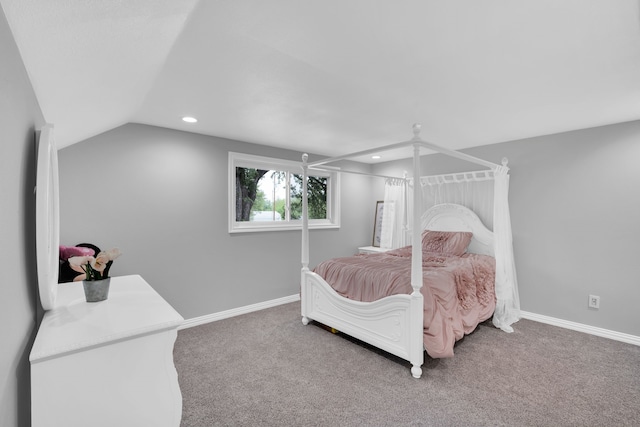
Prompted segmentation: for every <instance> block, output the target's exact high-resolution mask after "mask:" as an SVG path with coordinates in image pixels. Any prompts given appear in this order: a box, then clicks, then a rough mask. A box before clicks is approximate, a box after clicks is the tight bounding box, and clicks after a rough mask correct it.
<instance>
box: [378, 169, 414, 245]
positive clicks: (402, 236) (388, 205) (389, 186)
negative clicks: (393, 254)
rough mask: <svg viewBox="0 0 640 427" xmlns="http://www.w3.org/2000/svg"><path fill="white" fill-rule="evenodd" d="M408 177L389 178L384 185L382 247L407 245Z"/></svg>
mask: <svg viewBox="0 0 640 427" xmlns="http://www.w3.org/2000/svg"><path fill="white" fill-rule="evenodd" d="M406 182H407V180H406V179H401V178H387V179H386V180H385V185H384V206H385V207H384V211H383V213H382V228H381V230H380V247H382V248H385V249H395V248H401V247H403V246H407V245H408V244H409V243H408V241H409V239H408V235H407V233H408V231H409V228H408V225H407V186H406Z"/></svg>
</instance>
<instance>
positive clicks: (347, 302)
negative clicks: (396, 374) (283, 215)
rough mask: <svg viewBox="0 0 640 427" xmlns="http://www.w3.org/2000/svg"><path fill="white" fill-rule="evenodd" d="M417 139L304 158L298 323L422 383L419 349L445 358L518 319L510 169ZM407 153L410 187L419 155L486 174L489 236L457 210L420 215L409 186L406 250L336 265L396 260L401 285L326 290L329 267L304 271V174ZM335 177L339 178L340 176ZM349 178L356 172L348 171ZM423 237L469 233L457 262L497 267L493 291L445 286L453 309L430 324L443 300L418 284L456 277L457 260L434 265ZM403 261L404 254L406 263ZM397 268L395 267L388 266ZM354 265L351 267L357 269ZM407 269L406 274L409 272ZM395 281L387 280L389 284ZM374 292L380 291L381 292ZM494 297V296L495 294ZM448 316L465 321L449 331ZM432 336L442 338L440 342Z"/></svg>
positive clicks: (417, 197) (470, 215) (442, 207)
mask: <svg viewBox="0 0 640 427" xmlns="http://www.w3.org/2000/svg"><path fill="white" fill-rule="evenodd" d="M419 132H420V126H419V125H414V127H413V133H414V137H413V138H412V139H411V140H409V141H405V142H401V143H396V144H391V145H388V146H386V147H379V148H377V149H371V150H365V151H360V152H358V153H352V154H351V155H345V156H339V157H333V158H328V159H323V160H319V161H315V162H309V161H308V155H307V154H304V155H303V156H302V170H303V185H302V188H303V192H302V212H303V213H302V250H301V259H302V270H301V281H300V297H301V315H302V323H303V324H305V325H307V324H309V322H310V321H312V320H313V321H316V322H319V323H321V324H324V325H326V326H328V327H331V328H334V329H337V330H339V331H341V332H343V333H345V334H347V335H350V336H352V337H354V338H357V339H359V340H361V341H363V342H366V343H368V344H371V345H373V346H375V347H377V348H380V349H382V350H384V351H386V352H388V353H391V354H394V355H396V356H398V357H400V358H402V359H405V360H407V361H409V362H410V363H411V365H412V366H411V374H412V375H413V376H414V377H415V378H420V377H421V376H422V364H423V362H424V351H425V347H426V350H427V352H428V353H429V354H430V355H432V356H435V357H448V356H451V355H452V354H453V343H454V342H455V340H456V339H458V338H459V337H461V336H463V335H464V334H466V333H469V332H471V331H472V330H473V329H474V328H475V327H476V326H477V324H479V323H480V322H482V321H483V320H485V319H487V318H489V317H492V322H493V324H494V325H495V326H496V327H498V328H500V329H502V330H504V331H505V332H512V331H513V329H512V328H511V324H512V323H514V322H516V321H518V319H519V318H520V306H519V297H518V292H517V281H516V275H515V263H514V261H513V246H512V242H511V238H512V237H511V236H512V235H511V224H510V216H509V209H508V196H507V193H508V170H509V168H508V167H507V166H506V159H503V162H502V166H501V165H498V164H495V163H492V162H489V161H486V160H483V159H479V158H476V157H473V156H470V155H467V154H464V153H460V152H457V151H452V150H448V149H444V148H442V147H438V146H436V145H434V144H431V143H428V142H425V141H423V140H422V139H421V138H420V136H419ZM406 146H412V147H413V172H412V178H406V177H405V178H404V179H406V180H407V182H409V183H411V182H412V183H420V182H421V178H422V176H421V161H420V151H421V149H425V148H426V149H428V150H431V151H437V152H440V153H442V154H445V155H449V156H452V157H455V158H457V159H461V160H465V161H469V162H472V163H475V164H479V165H482V166H484V167H487V168H489V169H490V170H491V172H492V174H493V176H494V180H495V186H494V187H495V190H494V194H493V198H494V203H493V230H494V231H493V232H492V231H490V230H488V229H487V228H486V227H485V226H484V225H483V224H482V222H481V221H480V219H479V218H478V216H477V215H476V214H475V213H474V212H472V211H471V210H469V209H467V208H465V207H463V206H461V205H456V204H450V203H441V204H438V205H436V206H433V207H431V208H429V209H428V210H427V211H426V212H422V195H421V189H420V188H419V187H420V185H410V187H413V190H412V192H411V195H410V197H411V200H412V202H411V204H410V206H411V209H410V212H409V213H410V217H411V218H412V219H411V224H410V225H409V227H408V228H409V230H410V236H409V241H410V242H411V246H410V247H404V248H399V249H398V250H396V251H393V252H391V253H385V254H380V255H378V256H377V257H376V256H373V255H369V256H358V257H356V258H354V259H352V260H351V261H344V260H343V261H339V263H343V264H345V263H346V264H353V265H355V264H362V266H360V267H362V268H363V269H364V270H365V271H366V269H367V267H366V265H367V264H366V262H367V261H372V263H373V264H376V263H387V262H389V263H390V262H392V260H391V259H390V257H396V258H404V259H403V261H402V262H403V265H404V266H403V268H402V273H400V275H401V276H402V278H403V281H402V283H401V284H399V285H397V286H391V289H390V290H389V289H386V290H385V291H384V292H386V293H384V294H383V295H388V296H383V295H381V294H376V295H374V296H372V295H364V296H363V295H355V294H352V293H349V292H351V290H347V289H346V288H344V287H343V284H340V283H332V284H333V285H334V286H336V287H337V290H336V289H334V287H332V286H331V285H329V283H328V281H327V280H325V278H324V277H323V276H322V275H321V274H318V273H322V274H324V275H326V277H327V278H328V280H330V281H334V280H333V278H332V277H330V276H331V274H327V271H323V270H327V269H329V270H330V269H331V268H333V267H327V266H326V265H324V264H322V263H321V264H319V266H317V267H316V269H315V270H316V271H312V270H310V269H309V220H308V215H307V202H308V201H307V194H306V191H305V190H306V187H307V185H306V182H307V179H308V178H307V177H308V173H309V170H310V169H321V168H322V167H323V166H324V165H327V164H329V163H332V162H335V161H340V160H345V159H349V158H358V157H361V156H364V155H370V154H374V153H377V152H379V151H381V150H385V149H390V150H393V149H397V148H400V147H406ZM329 168H330V167H329ZM341 171H343V172H344V170H341ZM354 173H359V172H355V171H354ZM378 176H380V175H378ZM387 178H389V177H387ZM392 178H398V177H392ZM424 230H429V231H441V232H457V233H461V232H470V233H471V239H470V242H469V244H468V247H467V248H466V251H465V253H464V254H462V255H463V256H460V257H459V258H461V259H462V258H471V259H475V258H481V261H479V262H480V263H481V264H484V265H490V264H493V265H494V266H495V267H494V268H495V270H494V271H495V273H494V278H495V280H494V288H493V289H492V288H491V286H490V283H488V282H490V281H491V280H490V278H489V279H487V277H486V276H487V274H484V275H485V277H484V284H482V285H478V284H477V283H476V282H474V283H475V285H474V286H475V288H476V289H475V294H473V295H471V294H468V293H465V292H459V289H460V286H458V285H457V284H453V285H452V284H449V285H448V287H446V289H448V290H445V291H442V290H440V291H442V292H445V293H449V294H452V293H453V294H455V298H453V299H447V301H448V302H447V303H446V304H449V305H454V306H457V307H454V308H452V311H450V312H438V313H436V315H435V317H436V320H435V321H434V312H435V311H437V310H435V311H434V310H433V309H432V306H433V304H434V301H435V304H441V301H442V295H440V294H438V292H440V291H437V290H436V291H434V290H433V289H432V288H431V287H430V286H423V283H426V282H428V281H429V280H426V279H430V277H431V276H433V275H444V273H443V272H445V271H447V272H448V274H449V275H453V276H454V277H455V275H456V273H455V272H453V271H452V270H451V268H452V266H451V265H449V264H456V263H457V262H458V261H446V262H445V261H442V260H440V259H438V258H437V254H436V255H433V254H430V253H429V251H425V252H423V247H422V241H423V240H422V238H423V235H422V233H423V231H424ZM402 255H404V256H402ZM406 255H409V257H408V259H407V256H406ZM487 257H493V259H494V261H493V262H491V261H488V259H487ZM396 261H397V260H394V261H393V262H396ZM438 262H440V263H443V262H444V263H448V264H447V267H446V268H443V266H439V267H434V264H437V263H438ZM353 265H351V267H353V268H356V267H354V266H353ZM423 265H425V266H427V267H429V266H430V267H431V269H429V268H427V269H426V270H423ZM450 267H451V268H450ZM447 268H448V269H449V270H447ZM471 268H472V269H473V267H471ZM407 269H409V270H410V271H409V272H407ZM434 269H435V272H434ZM329 273H330V272H329ZM345 274H349V275H351V276H358V275H359V273H356V272H352V273H345ZM379 274H380V275H383V274H386V273H379ZM335 275H337V276H339V274H338V273H334V276H335ZM364 276H366V274H365V275H364ZM407 279H408V280H409V282H410V283H409V284H407ZM365 280H366V279H365ZM394 280H395V279H388V281H394ZM454 282H455V280H454ZM427 284H428V283H427ZM378 286H379V287H381V288H384V287H385V285H378ZM356 288H357V286H356ZM423 288H424V289H423ZM454 289H455V292H454ZM478 289H479V290H478ZM494 290H495V293H493V292H494ZM356 293H357V291H356ZM389 294H390V295H389ZM434 295H435V296H434ZM425 304H426V305H425ZM478 304H479V305H478ZM494 308H495V310H494ZM425 313H426V316H425ZM451 313H454V314H455V313H457V314H458V315H460V317H462V318H463V319H462V320H460V319H457V320H456V319H454V323H455V324H451V323H450V322H449V323H448V322H447V321H446V318H447V317H455V316H453V315H452V314H451ZM443 319H444V320H443ZM438 322H439V325H438ZM456 322H457V323H456ZM425 326H426V328H425ZM443 331H444V334H443ZM438 334H440V335H443V336H438ZM452 337H453V338H452ZM425 344H426V346H425Z"/></svg>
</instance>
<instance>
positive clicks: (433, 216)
mask: <svg viewBox="0 0 640 427" xmlns="http://www.w3.org/2000/svg"><path fill="white" fill-rule="evenodd" d="M421 223H422V230H426V229H429V230H439V231H471V232H472V233H473V238H472V239H471V243H470V244H469V248H468V252H472V253H479V254H485V255H492V256H493V233H492V232H491V231H490V230H488V229H487V228H486V227H485V226H484V225H483V224H482V222H481V221H480V219H479V218H478V216H477V215H476V214H475V213H473V212H472V211H471V210H469V209H467V208H465V207H464V206H460V205H454V204H441V205H436V206H434V207H432V208H431V209H429V210H428V211H427V212H425V214H424V215H423V216H422V219H421ZM301 300H302V323H303V324H305V325H306V324H308V323H309V321H310V320H315V321H317V322H320V323H322V324H324V325H327V326H330V327H332V328H335V329H337V330H339V331H341V332H344V333H345V334H347V335H350V336H352V337H354V338H357V339H359V340H361V341H364V342H366V343H368V344H371V345H373V346H375V347H378V348H380V349H382V350H384V351H387V352H389V353H391V354H394V355H396V356H398V357H401V358H402V359H405V360H408V361H409V362H411V364H412V365H413V366H412V368H411V374H412V375H413V376H414V377H415V378H420V376H421V375H422V364H423V362H424V354H423V351H424V345H423V315H424V313H423V310H424V306H423V297H422V294H421V293H420V291H419V289H418V290H417V291H415V290H414V292H413V293H412V294H411V295H392V296H389V297H386V298H383V299H380V300H377V301H373V302H360V301H354V300H351V299H348V298H344V297H342V296H340V295H339V294H338V293H337V292H336V291H334V290H333V288H331V286H330V285H329V284H328V283H327V282H326V281H325V280H324V279H323V278H322V277H320V276H319V275H318V274H316V273H314V272H312V271H310V270H309V269H308V268H307V269H304V268H303V270H302V286H301Z"/></svg>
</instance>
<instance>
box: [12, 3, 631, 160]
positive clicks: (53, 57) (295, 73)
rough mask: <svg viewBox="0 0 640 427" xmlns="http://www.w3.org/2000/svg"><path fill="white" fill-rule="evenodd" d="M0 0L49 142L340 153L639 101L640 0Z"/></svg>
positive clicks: (588, 117) (524, 126) (533, 128)
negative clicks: (172, 143)
mask: <svg viewBox="0 0 640 427" xmlns="http://www.w3.org/2000/svg"><path fill="white" fill-rule="evenodd" d="M0 4H2V7H3V9H4V12H5V14H6V16H7V20H8V22H9V24H10V26H11V28H12V31H13V33H14V37H15V39H16V42H17V44H18V47H19V49H20V52H21V54H22V56H23V60H24V63H25V66H26V68H27V71H28V73H29V75H30V78H31V80H32V83H33V86H34V89H35V91H36V94H37V96H38V99H39V101H40V105H41V108H42V110H43V113H44V115H45V118H46V120H47V121H48V122H50V123H54V125H55V128H56V135H57V137H56V139H57V142H58V145H59V146H60V147H64V146H67V145H70V144H74V143H77V142H79V141H82V140H84V139H86V138H88V137H91V136H93V135H96V134H98V133H101V132H104V131H106V130H109V129H111V128H114V127H117V126H119V125H121V124H124V123H127V122H136V123H145V124H151V125H156V126H162V127H167V128H174V129H181V130H187V131H191V132H197V133H202V134H207V135H215V136H221V137H226V138H232V139H238V140H243V141H248V142H254V143H259V144H267V145H273V146H277V147H284V148H292V149H295V150H298V151H310V152H314V153H318V154H326V155H341V154H344V153H347V152H350V151H355V150H364V149H368V148H372V147H376V146H381V145H385V144H390V143H393V142H398V141H402V140H406V139H409V138H410V137H411V136H412V133H411V125H412V124H413V123H422V125H423V126H422V129H423V130H422V137H423V139H425V140H428V141H430V142H433V143H435V144H438V145H442V146H445V147H448V148H452V149H460V148H466V147H471V146H477V145H485V144H492V143H497V142H503V141H509V140H514V139H520V138H526V137H532V136H539V135H544V134H550V133H556V132H563V131H568V130H574V129H582V128H588V127H594V126H600V125H605V124H612V123H618V122H624V121H630V120H637V119H640V6H639V1H638V0H562V1H557V0H518V1H513V0H482V1H478V0H452V1H428V0H398V1H388V0H322V1H320V0H270V1H264V0H218V1H216V0H200V1H198V0H126V1H125V0H0ZM185 115H191V116H195V117H197V118H198V119H199V121H198V123H196V124H192V125H189V124H186V123H184V122H182V121H181V117H182V116H185ZM603 143H606V141H603Z"/></svg>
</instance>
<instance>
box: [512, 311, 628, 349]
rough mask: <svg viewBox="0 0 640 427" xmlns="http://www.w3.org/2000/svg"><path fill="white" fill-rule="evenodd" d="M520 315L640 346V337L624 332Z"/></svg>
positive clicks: (536, 316) (526, 314)
mask: <svg viewBox="0 0 640 427" xmlns="http://www.w3.org/2000/svg"><path fill="white" fill-rule="evenodd" d="M520 315H521V316H522V318H523V319H528V320H533V321H535V322H540V323H546V324H549V325H553V326H558V327H560V328H565V329H571V330H574V331H578V332H584V333H586V334H591V335H596V336H598V337H603V338H609V339H612V340H615V341H622V342H626V343H628V344H634V345H638V346H640V337H638V336H635V335H629V334H623V333H622V332H616V331H611V330H609V329H602V328H596V327H595V326H589V325H583V324H582V323H576V322H569V321H568V320H562V319H557V318H555V317H549V316H543V315H541V314H535V313H529V312H527V311H521V312H520Z"/></svg>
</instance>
